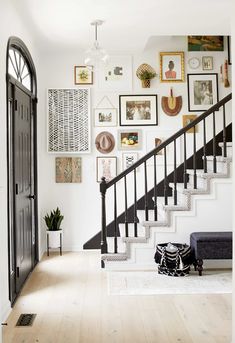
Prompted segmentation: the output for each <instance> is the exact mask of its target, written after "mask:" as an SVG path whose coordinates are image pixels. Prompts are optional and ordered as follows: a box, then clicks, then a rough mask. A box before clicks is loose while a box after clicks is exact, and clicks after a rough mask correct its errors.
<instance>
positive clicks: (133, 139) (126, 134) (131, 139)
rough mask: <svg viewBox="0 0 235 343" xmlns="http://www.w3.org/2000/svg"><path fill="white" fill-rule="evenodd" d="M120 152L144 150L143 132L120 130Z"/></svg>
mask: <svg viewBox="0 0 235 343" xmlns="http://www.w3.org/2000/svg"><path fill="white" fill-rule="evenodd" d="M118 148H119V150H140V149H141V148H142V137H141V130H119V131H118Z"/></svg>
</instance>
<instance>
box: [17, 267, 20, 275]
mask: <svg viewBox="0 0 235 343" xmlns="http://www.w3.org/2000/svg"><path fill="white" fill-rule="evenodd" d="M16 277H20V268H19V267H16Z"/></svg>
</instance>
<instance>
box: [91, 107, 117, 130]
mask: <svg viewBox="0 0 235 343" xmlns="http://www.w3.org/2000/svg"><path fill="white" fill-rule="evenodd" d="M94 121H95V126H117V109H116V108H94Z"/></svg>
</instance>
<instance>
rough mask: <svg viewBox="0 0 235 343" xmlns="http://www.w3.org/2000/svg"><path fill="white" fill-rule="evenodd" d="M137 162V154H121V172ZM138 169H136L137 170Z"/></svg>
mask: <svg viewBox="0 0 235 343" xmlns="http://www.w3.org/2000/svg"><path fill="white" fill-rule="evenodd" d="M137 161H138V153H137V152H123V154H122V170H126V169H127V168H129V167H131V166H132V165H133V164H134V163H135V162H137ZM137 169H138V168H137Z"/></svg>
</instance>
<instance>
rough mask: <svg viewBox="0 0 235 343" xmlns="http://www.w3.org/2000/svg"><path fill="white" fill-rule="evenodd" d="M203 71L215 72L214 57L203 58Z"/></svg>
mask: <svg viewBox="0 0 235 343" xmlns="http://www.w3.org/2000/svg"><path fill="white" fill-rule="evenodd" d="M202 69H203V70H213V57H212V56H202Z"/></svg>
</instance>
